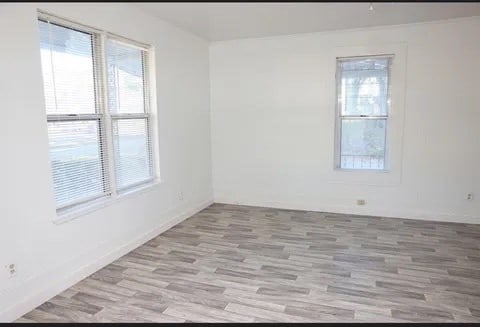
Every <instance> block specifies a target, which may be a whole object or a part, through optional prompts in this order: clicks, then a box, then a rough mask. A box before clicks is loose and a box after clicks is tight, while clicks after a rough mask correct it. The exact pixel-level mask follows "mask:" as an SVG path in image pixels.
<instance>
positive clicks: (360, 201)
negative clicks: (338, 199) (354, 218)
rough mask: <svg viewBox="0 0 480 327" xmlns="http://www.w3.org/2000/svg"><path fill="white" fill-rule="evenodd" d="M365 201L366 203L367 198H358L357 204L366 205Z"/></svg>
mask: <svg viewBox="0 0 480 327" xmlns="http://www.w3.org/2000/svg"><path fill="white" fill-rule="evenodd" d="M365 203H366V202H365V200H363V199H358V200H357V205H359V206H364V205H365Z"/></svg>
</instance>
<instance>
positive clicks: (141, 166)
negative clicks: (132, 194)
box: [38, 14, 155, 213]
mask: <svg viewBox="0 0 480 327" xmlns="http://www.w3.org/2000/svg"><path fill="white" fill-rule="evenodd" d="M38 24H39V31H40V53H41V63H42V73H43V82H44V83H43V86H44V95H45V105H46V108H45V110H46V114H47V124H48V137H49V145H50V162H51V168H52V174H53V186H54V194H55V201H56V207H57V212H59V213H60V212H64V211H69V210H70V209H72V208H76V207H77V206H78V205H80V204H87V203H89V202H91V201H94V200H97V199H99V198H102V197H108V196H110V197H112V196H113V197H115V196H116V194H117V193H121V192H123V191H126V190H131V189H135V188H136V187H139V186H140V185H144V184H148V183H150V182H153V181H154V180H155V173H154V165H153V155H152V142H151V133H150V126H151V124H152V121H151V119H152V118H151V114H150V96H149V95H150V92H149V78H148V61H149V51H148V48H147V47H140V46H138V45H137V44H134V43H133V42H129V41H128V40H123V39H121V38H118V37H114V36H111V35H110V34H108V33H106V32H101V31H97V30H93V29H91V28H87V27H85V28H84V27H83V26H80V25H78V24H74V23H71V22H67V21H63V20H61V19H57V18H54V17H51V16H49V15H43V14H40V15H39V21H38ZM120 39H121V40H120ZM104 76H105V77H104Z"/></svg>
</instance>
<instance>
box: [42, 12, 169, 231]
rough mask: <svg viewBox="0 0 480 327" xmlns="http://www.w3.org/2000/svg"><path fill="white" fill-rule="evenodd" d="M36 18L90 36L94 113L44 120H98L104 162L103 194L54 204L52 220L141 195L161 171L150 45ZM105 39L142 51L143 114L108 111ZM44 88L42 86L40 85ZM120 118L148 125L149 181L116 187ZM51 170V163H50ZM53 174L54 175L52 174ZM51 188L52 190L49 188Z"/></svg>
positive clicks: (66, 22)
mask: <svg viewBox="0 0 480 327" xmlns="http://www.w3.org/2000/svg"><path fill="white" fill-rule="evenodd" d="M37 20H39V21H40V20H42V21H46V22H51V23H53V24H56V25H59V26H62V27H65V28H71V29H74V30H78V31H80V32H85V33H88V34H90V35H92V43H93V44H92V45H93V47H92V51H93V60H94V63H95V65H94V68H95V71H94V74H93V77H94V83H95V100H96V107H95V110H96V113H95V114H67V115H59V114H47V123H48V122H51V121H73V120H80V121H84V120H98V121H99V122H100V123H99V125H100V128H99V134H100V135H99V142H100V146H102V154H103V156H104V157H103V158H102V159H103V160H102V164H103V165H104V174H105V176H104V179H105V184H104V189H105V192H104V194H103V195H100V196H96V197H94V198H92V199H87V200H82V201H80V202H76V203H73V204H70V205H67V206H62V207H56V206H55V207H56V217H55V218H54V222H55V223H63V222H66V221H69V220H71V219H73V218H76V217H79V216H82V215H85V214H88V213H90V212H92V211H95V210H98V209H100V208H102V207H105V206H107V205H109V204H111V203H114V202H117V201H119V200H121V199H123V198H128V197H130V196H132V195H134V194H141V193H143V192H145V191H148V190H150V189H152V188H153V187H154V186H155V185H157V184H159V183H160V174H159V169H158V159H159V158H158V153H157V151H156V149H157V147H158V143H157V142H158V140H157V139H156V136H157V135H158V134H157V130H156V127H155V126H156V124H155V122H156V115H155V113H154V110H153V108H154V102H153V99H154V98H155V97H154V93H153V92H152V89H154V85H155V81H154V74H152V73H151V70H152V69H154V68H153V67H154V65H153V61H154V60H153V48H152V47H151V46H149V45H147V44H143V43H140V42H137V41H133V40H131V39H128V38H125V37H122V36H119V35H116V34H113V33H110V32H107V31H104V30H100V29H96V28H93V27H90V26H86V25H84V24H79V23H76V22H72V21H71V20H69V19H65V18H60V17H58V16H56V15H52V14H49V13H46V12H44V11H41V10H38V15H37ZM107 39H111V40H114V41H116V42H119V43H123V44H125V45H127V46H129V47H135V48H138V49H140V50H142V55H143V65H144V69H143V72H144V83H143V84H144V108H145V112H144V113H135V114H131V113H115V114H112V113H110V110H109V108H108V89H107V62H106V60H107V57H106V41H107ZM42 87H43V85H42ZM120 119H145V122H146V127H147V133H146V134H147V135H146V137H147V139H148V141H149V142H148V144H149V149H147V150H148V155H149V160H150V169H151V178H149V179H148V180H145V181H142V182H139V183H136V184H133V185H129V186H127V187H123V188H120V189H118V188H117V187H116V176H115V161H114V160H115V157H114V146H113V121H114V120H120ZM50 169H51V166H50ZM51 176H53V174H51ZM52 191H54V190H53V189H52Z"/></svg>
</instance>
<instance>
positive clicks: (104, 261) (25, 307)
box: [0, 199, 213, 322]
mask: <svg viewBox="0 0 480 327" xmlns="http://www.w3.org/2000/svg"><path fill="white" fill-rule="evenodd" d="M212 203H213V199H211V200H208V201H205V202H202V203H199V204H198V205H196V206H194V207H193V208H191V209H189V210H187V211H185V212H183V213H181V214H178V215H176V216H174V217H172V218H170V219H168V220H167V221H166V222H165V221H164V222H163V223H162V224H161V225H160V226H157V227H156V228H154V229H153V230H151V231H148V232H146V233H144V234H143V235H141V236H139V237H137V238H136V239H134V240H132V241H130V242H128V243H126V244H124V245H122V246H120V247H118V246H116V247H115V246H113V247H112V246H110V247H109V245H111V244H104V246H100V248H97V249H96V250H95V251H89V253H87V254H84V255H83V256H82V258H75V260H72V261H71V262H69V263H67V264H63V265H62V266H61V267H60V268H58V267H57V268H56V269H55V270H54V271H48V272H46V273H45V272H44V273H42V274H41V275H37V276H35V277H33V278H30V279H29V280H27V281H26V282H25V283H23V284H22V285H21V286H20V288H22V289H24V290H25V293H28V292H27V290H29V289H30V292H33V294H31V295H30V296H29V297H27V298H25V299H24V300H23V301H21V302H19V303H15V304H13V305H12V306H10V307H9V308H6V309H5V310H2V311H0V322H12V321H14V320H16V319H18V318H20V317H21V316H23V315H24V314H26V313H27V312H29V311H31V310H33V309H35V308H36V307H37V306H39V305H40V304H42V303H44V302H46V301H48V300H49V299H51V298H52V297H54V296H55V295H57V294H59V293H61V292H63V291H64V290H66V289H68V288H69V287H71V286H72V285H74V284H76V283H78V282H79V281H81V280H82V279H84V278H86V277H88V276H90V275H91V274H93V273H94V272H96V271H98V270H99V269H101V268H103V267H105V266H107V265H108V264H110V263H111V262H113V261H115V260H117V259H118V258H120V257H122V256H123V255H125V254H127V253H128V252H130V251H132V250H134V249H135V248H137V247H139V246H140V245H142V244H144V243H146V242H148V241H149V240H151V239H153V238H154V237H156V236H157V235H159V234H161V233H163V232H165V231H167V230H168V229H170V228H172V227H173V226H175V225H177V224H179V223H181V222H182V221H184V220H185V219H187V218H189V217H191V216H192V215H194V214H196V213H197V212H199V211H201V210H203V209H205V208H206V207H208V206H210V205H211V204H212ZM170 213H171V211H169V212H167V213H166V214H165V216H166V217H168V216H169V214H170ZM99 253H106V254H104V255H101V256H98V254H99ZM83 258H85V259H83ZM92 258H96V259H94V260H92ZM82 260H83V261H85V262H86V264H84V265H81V266H80V267H79V268H77V269H76V270H74V271H71V266H72V263H75V262H77V263H78V262H82ZM69 268H70V269H69ZM59 276H61V277H59ZM33 285H35V286H37V285H45V286H44V287H43V288H42V289H38V290H35V291H32V290H34V289H35V287H33ZM37 288H38V286H37ZM17 291H19V290H18V288H17V289H15V290H10V291H7V292H6V293H8V292H11V293H13V292H17ZM2 295H3V296H5V293H4V294H2ZM2 309H3V308H2ZM0 310H1V309H0Z"/></svg>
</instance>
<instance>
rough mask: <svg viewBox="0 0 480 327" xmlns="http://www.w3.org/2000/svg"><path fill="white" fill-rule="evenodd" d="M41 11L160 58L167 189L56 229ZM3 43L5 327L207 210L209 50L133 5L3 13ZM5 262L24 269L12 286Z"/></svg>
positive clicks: (0, 302)
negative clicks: (144, 47)
mask: <svg viewBox="0 0 480 327" xmlns="http://www.w3.org/2000/svg"><path fill="white" fill-rule="evenodd" d="M37 8H40V9H42V10H44V11H47V12H50V13H52V14H56V15H58V16H61V17H65V18H68V19H71V20H74V21H77V22H79V23H82V24H86V25H91V26H93V27H97V28H100V29H105V30H107V31H110V32H113V33H116V34H119V35H122V36H125V37H129V38H131V39H134V40H137V41H140V42H144V43H148V44H151V45H153V46H154V47H155V52H156V61H155V65H156V84H157V90H156V91H157V106H158V117H159V123H158V130H159V148H160V149H159V151H160V170H161V177H162V183H161V184H159V185H157V186H156V187H155V188H154V189H151V190H150V191H148V192H145V193H143V194H137V195H136V196H133V197H130V198H125V199H123V200H122V201H120V202H118V203H115V204H113V205H110V206H108V207H105V208H103V209H100V210H98V211H95V212H93V213H90V214H88V215H86V216H83V217H79V218H78V219H75V220H72V221H69V222H66V223H63V224H60V225H56V224H54V223H52V219H53V218H54V217H55V203H54V197H53V189H52V181H51V174H50V163H49V157H48V135H47V124H46V115H45V105H44V98H43V89H42V87H43V83H42V74H41V66H40V50H39V35H38V30H37V29H38V28H37V20H36V10H37ZM0 40H1V41H0V72H1V73H0V110H1V117H2V119H1V122H2V127H1V128H0V130H1V133H2V134H1V137H0V149H1V157H2V160H0V162H1V167H0V168H1V169H0V174H1V175H0V181H1V183H2V188H1V190H2V192H1V193H2V194H1V197H0V199H1V200H0V201H1V202H0V204H1V206H0V210H1V211H0V321H10V320H13V319H15V318H17V317H18V316H19V315H21V314H23V313H25V312H27V311H29V310H30V309H32V308H34V307H35V306H37V305H39V304H41V303H42V302H43V301H45V300H47V299H48V298H49V297H51V296H53V295H55V294H56V293H57V292H59V291H61V290H63V289H64V288H66V287H68V286H70V285H71V284H73V283H75V282H76V281H78V280H79V279H81V278H82V277H85V276H87V275H88V274H90V273H92V272H94V271H95V270H96V269H98V268H100V267H101V265H105V264H107V263H109V262H110V261H112V260H113V259H115V258H116V257H119V256H120V255H123V254H124V253H126V252H128V251H129V250H131V249H132V248H134V247H135V246H138V245H140V244H141V243H142V242H144V241H146V240H147V239H148V237H153V236H155V235H156V234H158V233H159V232H161V231H163V230H165V229H166V228H168V227H169V226H172V225H173V224H175V223H177V222H179V221H180V220H181V219H183V218H186V217H188V216H189V215H190V214H193V213H194V212H195V211H197V210H199V209H201V208H202V207H204V206H206V205H208V204H209V203H211V201H212V199H213V191H212V185H211V163H210V161H211V159H210V158H211V153H210V121H209V101H210V100H209V57H208V51H209V50H208V43H207V42H206V41H204V40H202V39H200V38H198V37H195V36H193V35H191V34H188V33H186V32H183V31H181V30H179V29H177V28H174V27H173V26H171V25H169V24H167V23H163V22H162V21H160V20H158V19H156V18H153V17H151V16H149V15H148V14H147V13H144V12H142V11H139V10H137V9H136V8H134V7H132V6H131V5H128V4H55V3H48V4H35V3H30V4H14V3H11V4H0ZM180 191H183V192H184V200H183V201H180V200H179V199H178V196H177V195H178V192H180ZM9 263H15V264H16V265H17V268H18V272H17V275H16V276H15V277H13V278H10V279H8V278H7V274H6V270H5V269H4V265H6V264H9Z"/></svg>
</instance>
